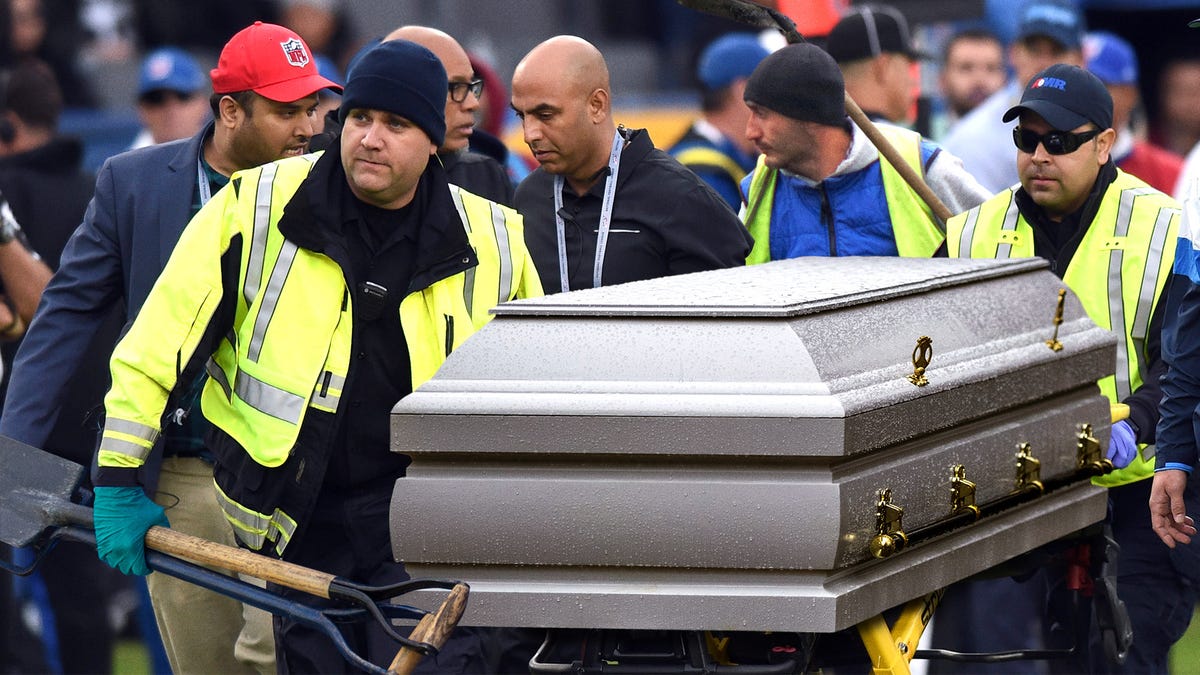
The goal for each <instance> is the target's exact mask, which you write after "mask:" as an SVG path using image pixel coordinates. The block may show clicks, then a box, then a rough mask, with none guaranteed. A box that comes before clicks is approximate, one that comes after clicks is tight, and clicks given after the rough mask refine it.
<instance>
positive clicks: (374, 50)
mask: <svg viewBox="0 0 1200 675" xmlns="http://www.w3.org/2000/svg"><path fill="white" fill-rule="evenodd" d="M448 91H449V82H448V81H447V79H446V69H445V68H443V67H442V62H441V61H439V60H438V58H437V57H436V56H434V55H433V52H431V51H429V50H428V49H426V48H424V47H422V46H421V45H418V44H416V43H415V42H409V41H408V40H389V41H387V42H381V43H379V44H377V45H375V46H373V47H371V48H369V49H367V50H365V52H363V53H361V54H359V55H358V56H356V57H355V61H354V65H353V66H351V68H350V72H349V73H347V74H346V86H345V87H344V88H343V91H342V107H341V108H339V109H338V119H339V120H340V121H342V122H343V123H345V121H346V115H347V114H348V113H349V112H350V111H351V110H353V109H355V108H365V109H371V110H385V111H387V112H390V113H394V114H396V115H399V116H401V117H403V118H405V119H407V120H408V121H410V122H412V123H413V124H415V125H417V126H418V127H420V129H421V130H422V131H424V132H425V134H426V135H427V136H429V139H430V140H432V141H433V143H434V144H435V145H437V146H438V147H441V145H442V142H443V141H444V140H445V138H446V94H447V92H448Z"/></svg>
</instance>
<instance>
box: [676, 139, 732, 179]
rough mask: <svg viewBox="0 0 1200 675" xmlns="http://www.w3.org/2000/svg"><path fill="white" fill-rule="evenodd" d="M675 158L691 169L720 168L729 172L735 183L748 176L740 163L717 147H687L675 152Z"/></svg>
mask: <svg viewBox="0 0 1200 675" xmlns="http://www.w3.org/2000/svg"><path fill="white" fill-rule="evenodd" d="M675 159H676V160H678V161H679V163H680V164H682V165H684V166H686V167H688V168H689V169H690V168H692V167H697V168H703V167H712V168H714V169H720V170H721V171H724V172H725V173H727V174H729V177H730V178H731V179H733V182H734V183H738V182H741V180H742V179H743V178H745V177H746V170H745V169H743V168H742V166H741V165H740V164H738V163H737V162H735V161H734V160H733V158H732V157H730V156H729V155H726V154H725V153H723V152H721V151H720V150H717V149H716V148H705V147H702V146H696V147H694V148H687V149H686V150H680V151H679V152H678V153H675Z"/></svg>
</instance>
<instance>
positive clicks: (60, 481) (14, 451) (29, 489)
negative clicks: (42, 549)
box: [0, 436, 85, 548]
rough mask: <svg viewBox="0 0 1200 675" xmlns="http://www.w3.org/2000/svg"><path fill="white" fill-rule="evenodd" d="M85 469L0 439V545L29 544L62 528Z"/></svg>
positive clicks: (43, 452)
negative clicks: (65, 511)
mask: <svg viewBox="0 0 1200 675" xmlns="http://www.w3.org/2000/svg"><path fill="white" fill-rule="evenodd" d="M84 472H85V469H84V468H83V467H82V466H80V465H79V464H76V463H75V462H72V461H70V460H66V459H63V458H62V457H58V456H56V455H52V454H50V453H49V452H46V451H45V450H40V449H38V448H35V447H33V446H32V445H26V444H24V443H21V442H20V441H16V440H13V439H11V438H8V437H7V436H0V541H2V542H4V543H5V544H8V545H9V546H13V547H18V548H19V547H22V546H28V545H29V544H32V543H33V542H34V541H36V540H38V539H39V538H40V537H42V536H43V535H44V534H45V533H46V532H47V530H49V529H51V528H53V527H56V526H58V525H62V524H63V523H64V517H63V515H62V512H63V508H62V507H63V506H65V505H68V504H69V503H70V501H71V495H72V494H74V492H75V488H77V487H78V486H79V484H80V482H82V481H83V477H84Z"/></svg>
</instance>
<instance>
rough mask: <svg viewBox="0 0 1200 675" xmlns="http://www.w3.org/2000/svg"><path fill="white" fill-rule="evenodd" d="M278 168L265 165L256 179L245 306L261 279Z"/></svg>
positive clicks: (244, 297) (244, 285)
mask: <svg viewBox="0 0 1200 675" xmlns="http://www.w3.org/2000/svg"><path fill="white" fill-rule="evenodd" d="M277 170H278V167H277V166H276V165H275V164H267V165H265V166H263V167H262V173H261V174H259V177H258V189H257V190H256V191H255V194H254V221H253V223H254V224H253V229H252V230H251V232H252V234H251V235H250V254H249V261H248V262H247V264H246V270H245V271H246V274H245V282H244V284H243V286H242V298H243V299H244V300H245V301H246V304H247V305H250V304H251V303H253V302H254V297H255V296H256V295H258V284H259V283H260V281H261V279H262V270H263V260H262V256H263V255H264V253H265V252H266V248H267V233H268V232H269V231H270V229H271V192H272V189H271V188H272V185H273V184H274V182H275V173H276V171H277Z"/></svg>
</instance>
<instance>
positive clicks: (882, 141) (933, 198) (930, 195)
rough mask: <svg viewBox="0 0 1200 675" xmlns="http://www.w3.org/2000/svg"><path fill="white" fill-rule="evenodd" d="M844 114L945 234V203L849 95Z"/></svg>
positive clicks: (947, 215)
mask: <svg viewBox="0 0 1200 675" xmlns="http://www.w3.org/2000/svg"><path fill="white" fill-rule="evenodd" d="M846 114H847V115H848V116H849V117H850V119H851V120H852V121H853V122H854V124H855V125H857V126H858V128H859V129H862V132H863V134H865V135H866V137H867V138H868V139H869V140H870V141H871V144H872V145H874V146H875V149H876V150H878V151H879V154H881V155H883V157H884V159H886V160H887V161H888V164H891V165H892V168H893V169H895V170H896V173H898V174H900V177H901V178H903V179H904V182H905V183H908V186H909V187H910V188H912V189H913V192H916V193H917V196H918V197H920V198H921V200H922V201H924V202H925V204H926V205H927V206H928V207H929V210H930V211H931V212H932V213H933V215H934V216H935V217H937V219H938V220H939V221H941V222H940V223H938V229H940V230H942V232H945V226H944V223H945V222H946V221H947V220H950V217H951V216H953V215H954V214H953V213H950V209H949V208H948V207H947V206H946V204H945V203H943V202H942V200H941V199H939V198H938V196H937V195H936V194H935V193H934V191H933V189H932V188H930V187H929V184H928V183H926V182H925V179H923V178H921V176H920V175H919V174H918V173H917V172H916V171H915V170H913V168H912V166H910V165H909V163H908V162H907V161H905V159H904V158H903V157H901V156H900V152H899V151H897V150H896V148H895V146H893V145H892V143H891V141H889V140H888V139H887V137H886V136H884V135H883V132H881V131H880V130H879V127H877V126H875V123H874V122H872V121H871V118H869V117H867V114H866V113H864V112H863V110H862V108H860V107H858V104H857V103H855V102H854V99H852V98H850V94H849V93H847V94H846Z"/></svg>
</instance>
